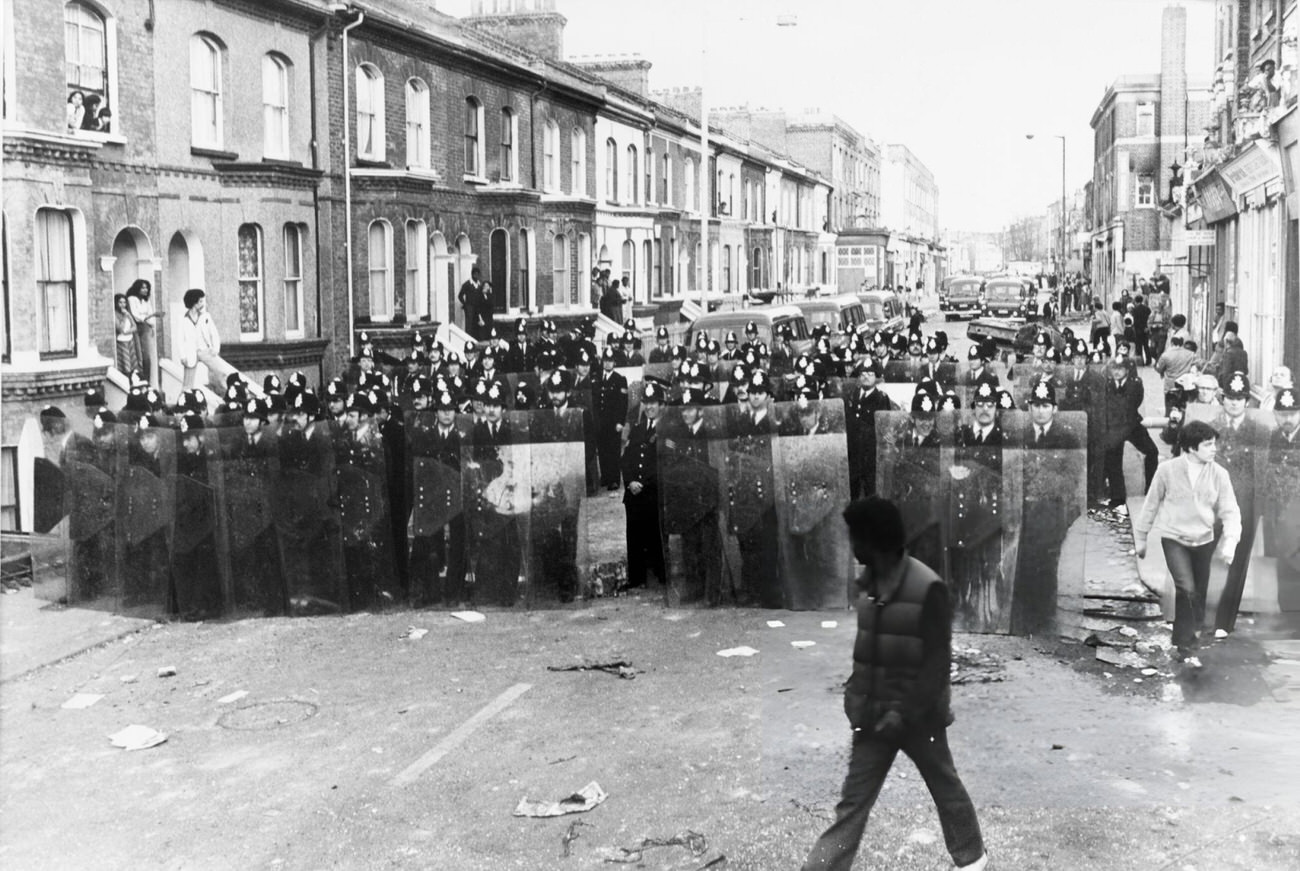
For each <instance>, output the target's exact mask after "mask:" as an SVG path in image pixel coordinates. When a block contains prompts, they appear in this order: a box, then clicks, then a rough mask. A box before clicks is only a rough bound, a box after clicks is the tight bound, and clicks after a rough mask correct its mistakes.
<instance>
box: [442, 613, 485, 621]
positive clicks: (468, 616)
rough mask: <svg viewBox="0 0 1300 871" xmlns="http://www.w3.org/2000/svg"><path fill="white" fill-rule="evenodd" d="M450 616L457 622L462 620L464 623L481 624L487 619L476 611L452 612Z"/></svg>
mask: <svg viewBox="0 0 1300 871" xmlns="http://www.w3.org/2000/svg"><path fill="white" fill-rule="evenodd" d="M451 616H453V617H455V618H456V619H457V620H464V621H465V622H466V623H482V622H483V621H484V620H486V619H487V617H485V616H483V615H482V614H480V613H479V612H478V611H452V612H451Z"/></svg>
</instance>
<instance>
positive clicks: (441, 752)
mask: <svg viewBox="0 0 1300 871" xmlns="http://www.w3.org/2000/svg"><path fill="white" fill-rule="evenodd" d="M532 688H533V685H532V684H530V683H517V684H515V685H514V686H512V687H511V688H510V689H508V690H506V691H505V692H503V693H502V694H501V695H499V696H497V697H496V698H495V699H493V700H492V701H491V702H489V703H488V705H487V707H485V708H483V709H482V710H481V711H479V712H478V713H477V714H475V715H474V716H472V717H470V718H469V719H468V720H466V721H465V722H464V723H461V724H460V725H459V726H457V727H456V729H455V731H453V732H452V733H451V734H450V735H448V736H447V737H445V738H443V739H442V740H441V741H439V742H438V743H437V744H434V745H433V746H432V747H431V748H429V750H428V752H426V753H425V754H424V755H423V756H421V757H420V758H419V759H417V760H415V761H414V762H412V763H411V764H410V765H408V766H406V768H404V769H402V771H401V772H399V773H398V775H397V776H396V777H394V778H393V786H405V785H406V784H408V783H411V782H413V781H414V780H415V779H416V778H417V777H419V776H420V775H421V774H423V773H424V772H426V771H428V770H429V769H430V768H432V767H433V766H434V765H435V764H437V762H438V760H439V759H441V758H442V757H444V756H446V755H447V754H448V753H450V752H451V751H452V750H454V749H456V747H457V746H458V745H459V744H460V743H461V742H462V741H464V740H465V739H466V738H468V737H469V736H470V735H472V734H474V732H475V730H477V729H478V728H479V726H482V725H483V724H484V723H486V722H487V721H488V720H490V719H492V718H493V717H495V716H496V715H497V714H499V713H501V712H502V711H504V710H505V709H506V708H508V707H510V705H511V704H512V703H513V702H514V700H515V699H517V698H519V697H520V696H522V695H523V694H524V693H526V692H528V691H529V690H530V689H532Z"/></svg>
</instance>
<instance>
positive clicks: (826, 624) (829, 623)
mask: <svg viewBox="0 0 1300 871" xmlns="http://www.w3.org/2000/svg"><path fill="white" fill-rule="evenodd" d="M839 625H840V624H839V621H838V620H823V621H822V628H823V629H834V628H835V627H837V626H839Z"/></svg>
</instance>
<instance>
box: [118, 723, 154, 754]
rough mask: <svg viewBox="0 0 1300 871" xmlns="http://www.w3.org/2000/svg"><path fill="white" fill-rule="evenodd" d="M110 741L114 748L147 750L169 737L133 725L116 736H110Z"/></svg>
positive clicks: (145, 727) (146, 727) (144, 727)
mask: <svg viewBox="0 0 1300 871" xmlns="http://www.w3.org/2000/svg"><path fill="white" fill-rule="evenodd" d="M108 740H109V741H110V742H111V743H112V745H113V746H114V747H121V748H122V749H123V750H147V749H148V748H150V747H157V746H158V745H159V744H161V743H162V742H164V741H166V740H167V736H166V735H165V734H163V733H162V732H159V731H158V730H157V729H151V728H149V727H148V726H140V725H136V724H133V725H130V726H127V727H126V728H125V729H122V730H121V731H120V732H117V733H116V734H113V735H109V736H108Z"/></svg>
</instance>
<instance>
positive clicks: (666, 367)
mask: <svg viewBox="0 0 1300 871" xmlns="http://www.w3.org/2000/svg"><path fill="white" fill-rule="evenodd" d="M676 376H677V367H676V366H675V365H674V364H672V363H646V364H645V365H644V366H642V367H641V377H642V378H643V379H645V378H657V379H658V380H660V381H663V382H665V383H667V384H671V383H672V382H673V381H674V379H675V378H676Z"/></svg>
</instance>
